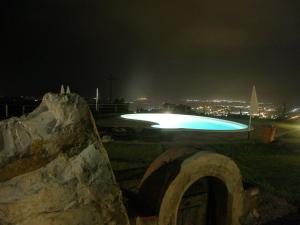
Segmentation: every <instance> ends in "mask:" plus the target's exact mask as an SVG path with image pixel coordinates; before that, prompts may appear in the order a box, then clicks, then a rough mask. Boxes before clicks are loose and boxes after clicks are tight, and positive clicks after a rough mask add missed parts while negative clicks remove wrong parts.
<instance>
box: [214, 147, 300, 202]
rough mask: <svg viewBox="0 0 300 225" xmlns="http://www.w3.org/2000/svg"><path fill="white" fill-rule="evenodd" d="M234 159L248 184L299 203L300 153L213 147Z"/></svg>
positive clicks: (277, 149) (255, 148)
mask: <svg viewBox="0 0 300 225" xmlns="http://www.w3.org/2000/svg"><path fill="white" fill-rule="evenodd" d="M213 148H214V149H215V151H217V152H218V153H221V154H224V155H227V156H229V157H230V158H232V159H233V160H234V161H235V162H236V163H237V165H238V166H239V168H240V170H241V173H242V176H243V179H244V181H245V182H247V183H250V184H253V185H257V186H259V187H260V188H262V189H264V190H265V191H267V192H270V193H273V194H276V195H278V196H281V197H285V198H286V199H288V200H290V201H298V202H299V201H300V153H299V152H296V151H293V150H291V149H289V148H287V147H286V146H284V145H279V144H262V143H243V144H230V145H214V146H213Z"/></svg>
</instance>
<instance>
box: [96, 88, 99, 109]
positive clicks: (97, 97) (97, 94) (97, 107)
mask: <svg viewBox="0 0 300 225" xmlns="http://www.w3.org/2000/svg"><path fill="white" fill-rule="evenodd" d="M98 102H99V89H98V88H97V89H96V112H98V111H99V105H98Z"/></svg>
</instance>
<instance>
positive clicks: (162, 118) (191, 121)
mask: <svg viewBox="0 0 300 225" xmlns="http://www.w3.org/2000/svg"><path fill="white" fill-rule="evenodd" d="M121 117H122V118H125V119H131V120H141V121H148V122H153V123H156V124H155V125H152V127H155V128H163V129H192V130H210V131H236V130H245V129H246V128H248V126H247V125H245V124H241V123H236V122H232V121H228V120H221V119H215V118H210V117H203V116H190V115H181V114H169V113H137V114H125V115H122V116H121Z"/></svg>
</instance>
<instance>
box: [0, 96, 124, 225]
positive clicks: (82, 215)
mask: <svg viewBox="0 0 300 225" xmlns="http://www.w3.org/2000/svg"><path fill="white" fill-rule="evenodd" d="M0 224H1V225H17V224H18V225H75V224H76V225H77V224H80V225H100V224H101V225H102V224H111V225H113V224H118V225H119V224H121V225H122V224H124V225H125V224H129V222H128V218H127V214H126V210H125V208H124V206H123V202H122V196H121V191H120V189H119V186H118V185H117V183H116V181H115V178H114V175H113V172H112V169H111V166H110V162H109V159H108V157H107V153H106V151H105V149H104V147H103V145H102V143H101V140H100V138H99V135H98V132H97V129H96V127H95V122H94V119H93V117H92V115H91V113H90V110H89V108H88V105H87V104H86V102H85V101H84V100H83V99H82V98H81V97H80V96H78V95H76V94H60V95H57V94H52V93H49V94H46V95H45V96H44V98H43V101H42V103H41V105H40V106H39V107H38V108H37V109H36V110H35V111H33V112H32V113H30V114H29V115H27V116H23V117H21V118H11V119H9V120H5V121H1V122H0Z"/></svg>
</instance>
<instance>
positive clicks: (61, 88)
mask: <svg viewBox="0 0 300 225" xmlns="http://www.w3.org/2000/svg"><path fill="white" fill-rule="evenodd" d="M60 94H65V88H64V85H63V84H62V85H61V86H60Z"/></svg>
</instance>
